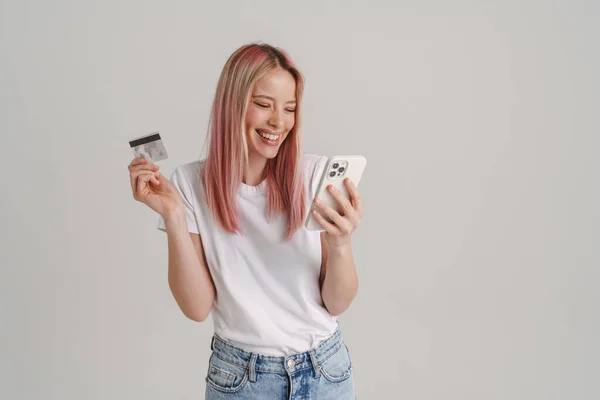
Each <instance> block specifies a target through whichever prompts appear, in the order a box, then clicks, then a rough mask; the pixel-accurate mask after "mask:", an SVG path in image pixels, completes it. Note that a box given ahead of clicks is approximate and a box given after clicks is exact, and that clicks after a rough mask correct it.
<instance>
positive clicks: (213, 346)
mask: <svg viewBox="0 0 600 400" xmlns="http://www.w3.org/2000/svg"><path fill="white" fill-rule="evenodd" d="M214 350H215V336H214V335H213V337H212V338H211V339H210V351H214Z"/></svg>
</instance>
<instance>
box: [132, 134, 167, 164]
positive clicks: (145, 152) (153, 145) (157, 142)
mask: <svg viewBox="0 0 600 400" xmlns="http://www.w3.org/2000/svg"><path fill="white" fill-rule="evenodd" d="M129 146H131V150H132V151H133V155H134V156H135V157H136V158H138V157H143V158H145V159H146V160H150V161H152V162H156V161H160V160H164V159H166V158H168V155H167V149H165V145H164V144H163V142H162V140H161V138H160V134H159V133H158V132H153V133H151V134H149V135H144V136H142V137H139V138H136V139H132V140H130V141H129Z"/></svg>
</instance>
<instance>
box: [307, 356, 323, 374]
mask: <svg viewBox="0 0 600 400" xmlns="http://www.w3.org/2000/svg"><path fill="white" fill-rule="evenodd" d="M308 354H309V355H310V361H311V362H312V365H313V369H314V370H315V379H319V376H320V375H321V366H320V365H319V362H318V361H317V354H316V353H315V350H314V349H312V350H310V351H309V352H308Z"/></svg>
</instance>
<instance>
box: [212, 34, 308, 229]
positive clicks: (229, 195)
mask: <svg viewBox="0 0 600 400" xmlns="http://www.w3.org/2000/svg"><path fill="white" fill-rule="evenodd" d="M275 68H282V69H284V70H286V71H289V72H290V73H291V74H292V76H293V77H294V79H295V81H296V113H295V123H294V126H293V128H292V129H291V130H290V132H289V134H288V136H287V137H286V139H285V140H284V141H283V143H282V144H281V146H280V148H279V151H278V153H277V156H275V157H274V158H272V159H269V160H267V165H266V171H265V172H266V180H267V182H266V186H267V192H268V211H267V218H268V219H272V218H273V216H275V215H279V214H282V213H285V214H287V223H288V227H287V233H286V235H285V240H289V239H290V238H291V237H292V236H293V234H294V232H295V231H296V230H297V229H298V228H299V227H300V226H301V225H302V222H303V219H304V217H305V215H304V214H305V207H306V193H305V187H304V173H303V137H302V129H301V124H302V94H303V91H304V77H303V76H302V73H301V72H300V71H299V70H298V68H296V66H295V65H294V63H293V61H292V60H291V58H290V57H289V56H288V55H287V53H286V52H285V51H284V50H282V49H280V48H277V47H273V46H270V45H268V44H258V43H252V44H247V45H244V46H242V47H240V48H239V49H237V50H236V51H235V52H234V53H233V54H232V55H231V56H230V57H229V59H228V60H227V62H226V63H225V66H224V67H223V70H222V72H221V76H220V77H219V82H218V84H217V89H216V93H215V98H214V101H213V105H212V111H211V116H210V121H209V127H208V135H207V138H209V141H210V146H209V152H208V155H207V157H206V162H205V164H204V168H203V170H202V174H201V178H202V182H203V184H204V188H205V191H206V200H207V203H208V206H209V208H210V209H211V212H212V215H213V217H214V218H215V219H216V220H217V221H218V223H219V224H220V225H221V226H222V227H223V229H224V230H226V231H228V232H230V233H233V234H235V233H243V232H242V231H241V228H240V225H239V219H238V212H237V205H236V196H237V193H238V190H239V187H240V184H241V183H242V179H243V176H244V172H245V171H246V170H248V143H247V140H246V124H245V119H246V111H247V108H248V103H249V101H250V98H251V95H252V90H253V87H254V84H255V83H256V82H257V81H258V80H259V79H261V78H262V77H263V76H265V75H266V74H267V73H268V72H270V71H272V70H273V69H275Z"/></svg>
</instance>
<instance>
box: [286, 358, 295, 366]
mask: <svg viewBox="0 0 600 400" xmlns="http://www.w3.org/2000/svg"><path fill="white" fill-rule="evenodd" d="M287 364H288V367H289V368H290V369H292V368H294V365H296V363H295V362H294V360H292V359H291V358H290V359H289V360H288V362H287Z"/></svg>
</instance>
